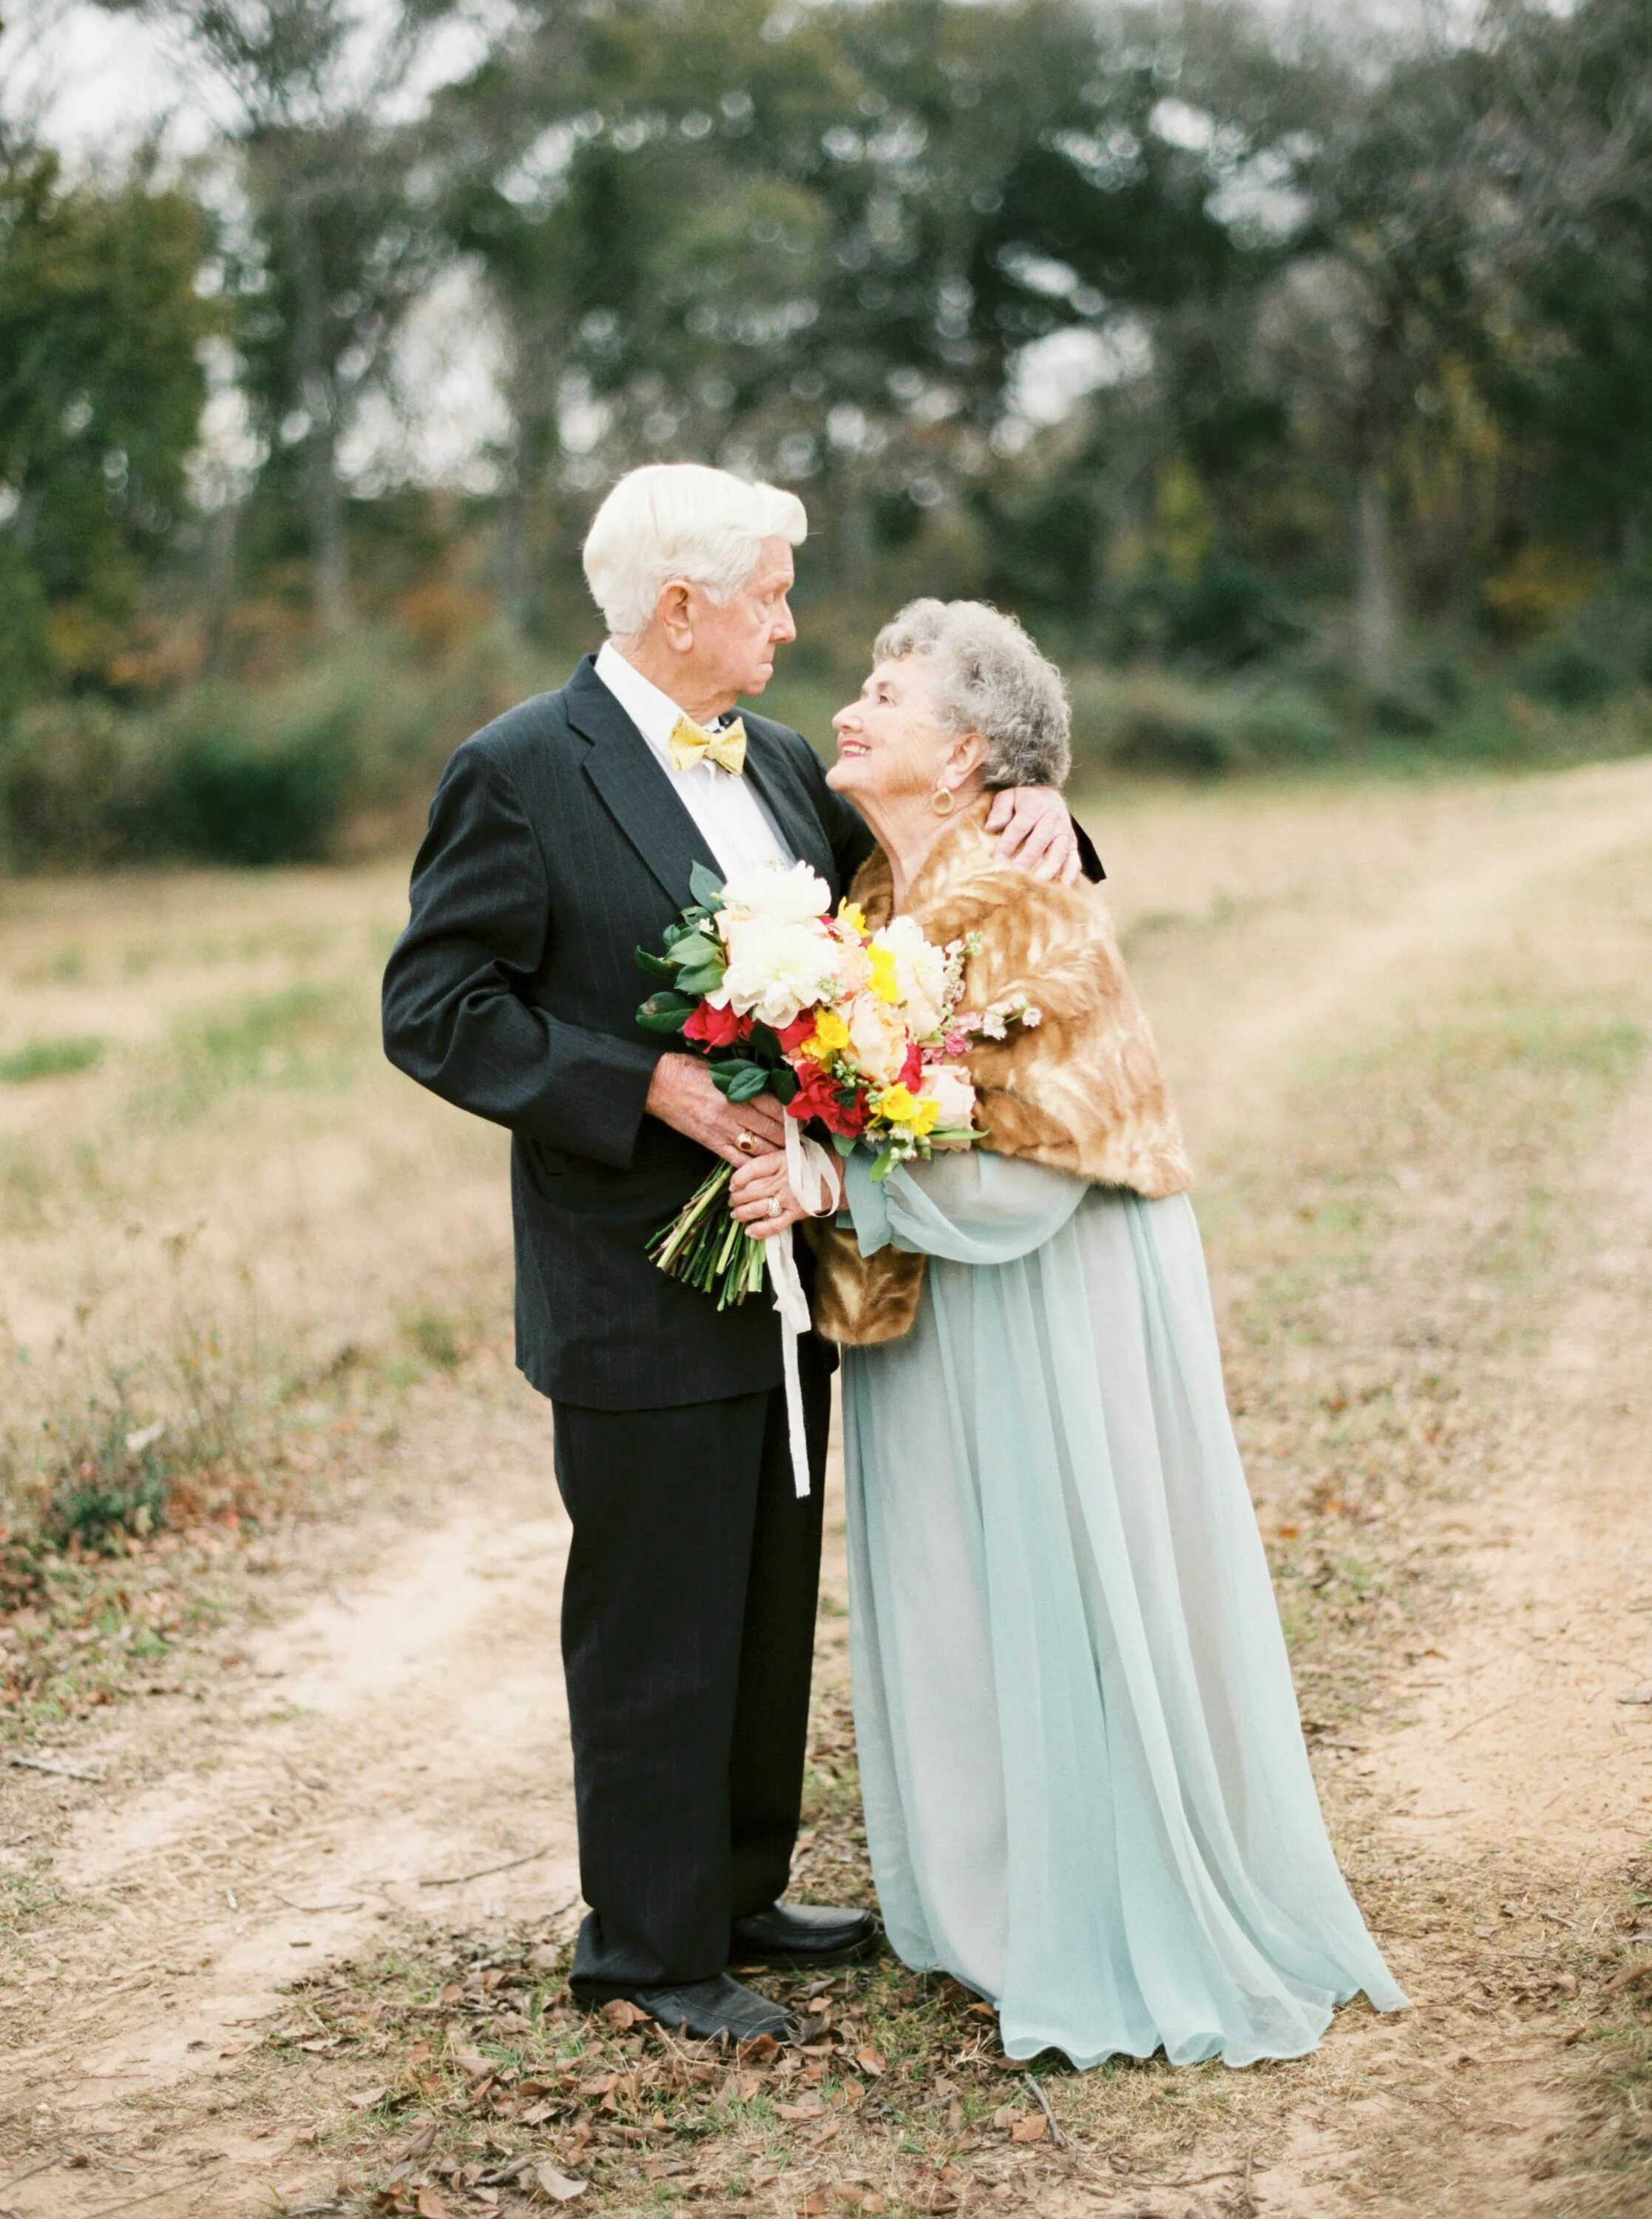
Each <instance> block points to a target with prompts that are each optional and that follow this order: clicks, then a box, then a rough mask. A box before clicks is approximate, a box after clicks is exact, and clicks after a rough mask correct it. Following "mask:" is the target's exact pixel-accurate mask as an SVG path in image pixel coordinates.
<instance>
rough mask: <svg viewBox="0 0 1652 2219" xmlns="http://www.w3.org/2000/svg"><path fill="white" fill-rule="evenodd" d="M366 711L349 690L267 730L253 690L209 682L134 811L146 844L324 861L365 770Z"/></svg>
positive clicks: (260, 860) (272, 859)
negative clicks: (252, 709)
mask: <svg viewBox="0 0 1652 2219" xmlns="http://www.w3.org/2000/svg"><path fill="white" fill-rule="evenodd" d="M356 724H357V705H356V704H355V703H354V702H353V701H351V699H348V698H340V699H333V700H332V701H330V702H327V703H325V704H324V705H321V706H320V707H319V708H317V709H314V710H312V711H311V712H310V713H308V714H307V715H306V714H300V715H298V716H296V717H294V718H290V719H289V720H288V721H286V722H283V723H281V724H277V725H276V727H275V729H274V730H270V731H267V732H260V731H258V730H257V729H256V728H255V727H253V726H252V720H251V718H249V717H248V714H247V709H246V705H245V699H244V697H241V696H239V695H237V694H233V693H229V692H228V691H227V689H221V688H217V687H214V688H210V689H203V691H202V693H199V694H197V695H196V697H195V698H194V699H192V700H191V702H190V704H189V709H188V711H187V712H186V713H185V714H184V715H183V717H181V718H178V719H177V722H176V723H174V724H173V725H172V727H171V730H170V731H167V732H166V733H165V737H164V738H163V740H162V743H161V746H160V748H159V749H158V754H157V759H156V761H155V764H154V768H153V771H152V777H151V780H150V781H149V785H148V791H147V792H146V794H145V795H144V798H143V800H142V802H141V804H140V806H139V808H138V809H137V810H136V811H134V822H133V826H132V829H133V831H134V835H135V836H136V838H137V840H138V842H139V843H140V845H141V846H143V847H144V848H146V849H148V850H149V851H150V852H151V853H152V854H157V855H188V856H193V857H195V858H196V859H198V860H200V861H207V862H217V863H251V864H267V863H307V862H314V861H318V860H319V859H320V857H322V856H323V855H326V852H327V848H328V847H329V845H330V843H331V841H332V835H333V832H334V830H335V828H336V826H337V824H338V818H339V817H340V815H341V814H342V812H343V810H344V805H345V797H346V795H347V793H348V792H349V789H350V786H351V780H352V778H353V776H354V774H355V770H356V767H357V743H356V737H355V728H356Z"/></svg>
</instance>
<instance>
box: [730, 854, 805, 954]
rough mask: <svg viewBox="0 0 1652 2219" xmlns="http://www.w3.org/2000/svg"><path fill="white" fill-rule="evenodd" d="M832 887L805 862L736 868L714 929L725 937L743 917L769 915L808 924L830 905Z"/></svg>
mask: <svg viewBox="0 0 1652 2219" xmlns="http://www.w3.org/2000/svg"><path fill="white" fill-rule="evenodd" d="M831 905H832V894H831V889H830V887H829V886H828V885H827V883H826V881H825V880H824V879H823V878H822V877H821V875H820V873H819V872H818V871H811V870H810V867H809V866H808V864H807V863H793V864H792V866H791V867H790V868H789V869H788V868H787V867H786V865H785V864H783V863H760V864H758V865H757V867H755V869H753V870H749V871H739V872H736V874H735V876H734V877H733V878H731V879H730V880H728V882H727V883H726V885H725V886H724V889H723V904H722V906H721V908H720V909H719V910H718V911H717V929H718V930H719V931H720V932H721V933H723V934H724V937H725V938H726V937H727V935H728V929H729V927H730V925H731V924H732V925H734V926H736V928H737V927H738V925H739V923H740V922H741V920H742V918H744V917H769V918H772V919H773V922H774V923H776V924H807V923H809V922H810V920H811V919H812V918H814V917H823V916H824V915H825V914H826V912H827V911H829V909H830V908H831Z"/></svg>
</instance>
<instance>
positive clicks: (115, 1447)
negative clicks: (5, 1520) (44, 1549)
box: [42, 1399, 171, 1556]
mask: <svg viewBox="0 0 1652 2219" xmlns="http://www.w3.org/2000/svg"><path fill="white" fill-rule="evenodd" d="M132 1418H133V1414H132V1412H131V1410H130V1409H129V1408H127V1404H126V1402H125V1401H124V1399H121V1400H117V1401H116V1402H115V1405H114V1406H113V1408H108V1409H104V1410H102V1411H99V1410H97V1409H94V1410H93V1411H92V1412H90V1414H89V1423H88V1428H87V1430H86V1432H85V1433H84V1435H83V1436H82V1438H81V1439H79V1440H78V1441H76V1442H75V1443H73V1444H72V1445H70V1446H69V1447H68V1449H67V1452H66V1454H65V1457H64V1459H63V1464H62V1465H61V1467H60V1469H59V1477H58V1480H57V1482H56V1484H55V1486H54V1487H53V1489H52V1495H51V1500H50V1502H49V1503H48V1505H47V1514H46V1517H45V1519H44V1520H43V1521H42V1524H43V1527H44V1530H45V1533H46V1536H47V1538H48V1539H49V1540H50V1541H52V1542H53V1543H54V1544H55V1545H57V1546H58V1547H59V1548H64V1547H67V1546H68V1545H69V1544H70V1543H71V1542H74V1543H77V1544H78V1545H79V1546H80V1547H81V1548H82V1549H84V1550H85V1551H87V1552H88V1553H89V1554H92V1555H97V1554H102V1555H104V1556H109V1555H113V1554H115V1553H116V1552H117V1551H118V1548H119V1545H120V1538H121V1536H122V1535H124V1534H127V1533H149V1532H154V1531H155V1530H157V1529H158V1527H159V1526H163V1525H165V1522H166V1503H167V1497H168V1495H169V1493H170V1491H171V1482H170V1477H169V1474H168V1470H167V1464H166V1458H165V1451H164V1447H163V1443H164V1440H165V1427H164V1426H143V1427H141V1428H137V1429H134V1426H133V1422H132Z"/></svg>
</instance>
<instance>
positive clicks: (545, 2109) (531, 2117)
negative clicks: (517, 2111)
mask: <svg viewBox="0 0 1652 2219" xmlns="http://www.w3.org/2000/svg"><path fill="white" fill-rule="evenodd" d="M555 2114H556V2105H555V2104H532V2105H531V2106H530V2108H529V2109H528V2110H525V2111H524V2112H523V2114H522V2116H521V2119H520V2120H519V2124H520V2125H522V2126H525V2127H543V2125H544V2123H545V2121H546V2120H547V2119H549V2118H551V2117H553V2116H555Z"/></svg>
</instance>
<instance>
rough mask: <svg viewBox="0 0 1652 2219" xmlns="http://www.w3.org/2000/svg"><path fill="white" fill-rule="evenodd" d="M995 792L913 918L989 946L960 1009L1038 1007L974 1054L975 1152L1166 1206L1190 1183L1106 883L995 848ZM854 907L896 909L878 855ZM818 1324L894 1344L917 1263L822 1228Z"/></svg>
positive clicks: (978, 955) (920, 883) (905, 1328)
mask: <svg viewBox="0 0 1652 2219" xmlns="http://www.w3.org/2000/svg"><path fill="white" fill-rule="evenodd" d="M990 806H991V797H990V796H984V797H982V798H981V799H979V800H978V801H977V802H975V803H973V804H972V805H971V806H970V807H969V808H968V809H967V810H966V811H962V812H960V815H959V817H958V819H957V821H956V823H954V824H949V825H948V826H947V829H946V830H945V831H944V832H943V833H942V834H941V836H940V838H939V839H938V840H937V841H936V842H935V845H934V847H932V848H930V850H929V853H928V855H927V856H926V857H925V858H924V861H923V863H922V867H920V869H919V871H918V873H917V875H916V878H915V879H914V880H913V882H912V886H911V890H910V895H909V897H908V899H907V900H906V902H905V904H904V914H906V915H907V916H910V917H915V918H916V920H917V922H918V923H920V924H921V925H922V927H923V929H924V931H925V932H926V933H927V934H928V937H929V938H930V939H931V940H932V941H935V942H939V943H940V944H941V945H942V946H944V945H945V944H946V943H947V942H949V941H953V940H960V939H962V938H964V937H965V936H966V935H968V934H972V933H973V934H976V935H978V946H977V948H976V951H975V953H974V954H973V955H972V957H971V959H970V962H969V967H968V970H967V972H966V978H965V989H964V1002H963V1006H964V1007H965V1008H966V1009H969V1010H984V1009H985V1008H986V1007H987V1006H988V1005H989V1004H991V1003H994V1002H1002V1001H1005V1000H1007V999H1009V998H1010V997H1011V996H1015V995H1023V994H1024V995H1025V996H1026V997H1027V998H1028V1000H1029V1001H1030V1002H1031V1003H1033V1004H1034V1006H1035V1007H1036V1008H1037V1009H1038V1010H1040V1012H1041V1016H1042V1022H1040V1024H1038V1025H1037V1026H1036V1027H1034V1028H1030V1029H1029V1028H1028V1027H1026V1026H1023V1025H1012V1026H1011V1028H1010V1029H1009V1035H1008V1037H1007V1038H1006V1039H1004V1040H1002V1041H986V1040H983V1041H978V1043H977V1045H976V1046H975V1047H974V1048H973V1049H972V1051H971V1054H970V1056H969V1059H968V1061H969V1070H970V1076H971V1078H972V1079H973V1081H974V1083H975V1088H976V1122H977V1123H978V1125H979V1126H980V1128H981V1130H982V1134H983V1137H982V1139H981V1140H980V1141H978V1142H977V1144H976V1145H977V1146H978V1147H984V1148H991V1149H992V1150H993V1151H994V1152H995V1153H997V1154H998V1155H1003V1156H1024V1157H1026V1158H1027V1159H1028V1161H1029V1162H1032V1163H1035V1164H1047V1165H1049V1166H1050V1167H1051V1168H1052V1169H1053V1170H1055V1171H1063V1172H1076V1173H1077V1174H1078V1176H1079V1177H1080V1178H1087V1179H1093V1180H1095V1181H1096V1183H1097V1184H1101V1185H1105V1186H1124V1187H1131V1188H1133V1190H1135V1192H1136V1193H1138V1194H1141V1195H1146V1197H1148V1198H1149V1199H1150V1200H1157V1199H1158V1197H1161V1196H1163V1195H1167V1194H1179V1193H1181V1192H1182V1191H1183V1190H1184V1189H1185V1188H1187V1187H1189V1186H1190V1185H1191V1184H1193V1172H1192V1167H1191V1166H1190V1165H1189V1162H1188V1157H1187V1150H1186V1148H1185V1147H1184V1145H1183V1139H1182V1128H1181V1125H1180V1123H1179V1122H1178V1120H1177V1115H1176V1110H1175V1108H1174V1106H1173V1105H1172V1103H1171V1097H1170V1092H1169V1090H1168V1088H1167V1087H1166V1085H1165V1084H1164V1072H1163V1071H1162V1070H1161V1068H1160V1066H1159V1061H1158V1048H1157V1047H1155V1045H1154V1043H1153V1036H1152V1030H1151V1029H1150V1028H1149V1026H1148V1023H1147V1020H1146V1016H1145V1015H1144V1014H1143V1011H1142V1008H1141V1004H1140V1002H1139V1001H1138V1000H1137V999H1136V996H1135V990H1134V989H1133V986H1132V985H1131V984H1130V979H1129V975H1128V973H1127V972H1126V970H1125V967H1124V958H1123V956H1122V955H1121V954H1120V952H1119V943H1118V940H1117V937H1116V936H1115V933H1114V930H1113V924H1112V920H1111V918H1110V917H1109V915H1108V911H1107V905H1106V903H1105V902H1104V900H1103V899H1102V892H1101V889H1100V888H1099V887H1098V886H1090V885H1088V884H1086V885H1081V886H1051V885H1048V884H1046V883H1045V882H1044V881H1043V880H1038V879H1034V878H1032V877H1031V876H1029V874H1028V873H1027V872H1025V871H1023V870H1022V869H1020V868H1018V867H1016V866H1015V865H1014V864H1012V863H1007V862H1005V861H1003V858H1002V857H1001V856H1000V855H999V854H998V851H997V838H996V837H995V836H994V835H993V834H991V833H990V832H989V831H988V830H987V829H986V816H987V811H988V809H989V808H990ZM854 899H855V900H856V901H857V902H859V903H860V906H861V908H862V909H863V910H864V911H866V922H867V923H868V924H869V925H871V926H873V927H874V928H875V927H877V926H879V925H881V924H886V923H888V922H889V919H890V917H891V914H892V911H893V905H894V904H893V895H892V886H891V876H890V869H889V864H888V861H887V860H886V858H885V855H884V854H883V852H882V850H881V849H879V850H877V851H876V852H874V853H873V855H871V856H869V857H868V858H867V860H866V862H865V863H864V864H863V865H862V866H861V868H860V873H859V875H858V876H857V878H856V880H855V882H854ZM813 1239H814V1245H815V1249H816V1255H817V1273H816V1281H815V1323H816V1327H817V1331H819V1332H820V1333H823V1334H824V1335H825V1336H826V1338H827V1339H829V1340H835V1341H840V1342H842V1343H845V1344H846V1345H848V1346H854V1347H862V1346H868V1345H870V1344H872V1343H873V1342H876V1341H884V1340H898V1339H900V1337H901V1335H902V1334H903V1333H907V1332H909V1331H910V1328H911V1325H912V1321H913V1320H914V1319H915V1318H916V1315H917V1311H918V1303H919V1301H920V1299H921V1298H922V1291H923V1264H924V1259H923V1258H922V1256H909V1255H907V1254H905V1253H904V1252H903V1251H901V1250H899V1249H895V1248H885V1249H881V1250H880V1251H879V1253H878V1254H877V1255H875V1256H862V1255H861V1253H860V1248H859V1246H857V1245H856V1241H855V1238H854V1234H853V1233H851V1232H844V1231H840V1230H839V1229H838V1228H836V1227H835V1226H822V1227H817V1228H814V1231H813Z"/></svg>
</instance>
